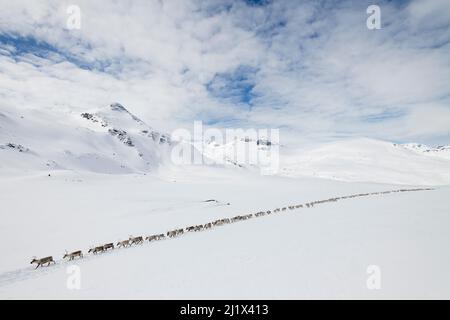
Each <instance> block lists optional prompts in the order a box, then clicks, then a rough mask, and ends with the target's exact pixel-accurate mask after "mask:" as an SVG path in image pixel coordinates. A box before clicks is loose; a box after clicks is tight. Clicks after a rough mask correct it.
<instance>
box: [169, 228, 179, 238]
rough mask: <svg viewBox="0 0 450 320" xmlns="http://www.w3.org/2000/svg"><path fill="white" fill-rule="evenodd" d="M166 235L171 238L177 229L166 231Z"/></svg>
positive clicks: (175, 234)
mask: <svg viewBox="0 0 450 320" xmlns="http://www.w3.org/2000/svg"><path fill="white" fill-rule="evenodd" d="M167 236H168V237H169V238H173V237H176V236H177V230H172V231H167Z"/></svg>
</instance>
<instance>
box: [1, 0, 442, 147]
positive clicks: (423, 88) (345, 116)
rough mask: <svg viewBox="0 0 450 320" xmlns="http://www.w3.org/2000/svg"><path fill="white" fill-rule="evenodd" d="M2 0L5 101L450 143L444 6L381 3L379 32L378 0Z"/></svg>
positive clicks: (164, 121) (295, 133) (300, 132)
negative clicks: (74, 21) (113, 106)
mask: <svg viewBox="0 0 450 320" xmlns="http://www.w3.org/2000/svg"><path fill="white" fill-rule="evenodd" d="M2 2H3V3H2V5H1V7H2V11H0V83H1V84H2V85H1V86H0V95H1V97H2V102H1V103H2V106H1V107H2V108H22V107H30V108H55V107H61V108H70V109H72V110H86V109H90V108H95V107H101V106H103V105H107V104H109V103H110V102H113V101H118V102H120V103H122V104H124V105H125V106H127V108H129V109H130V110H131V111H133V112H134V113H136V114H138V115H140V116H141V117H142V118H144V119H145V120H146V121H147V122H149V123H151V124H153V125H155V126H157V127H161V128H166V129H167V130H172V129H174V128H178V127H189V126H191V125H192V123H193V121H195V120H203V121H204V122H205V123H207V124H211V125H214V126H238V127H255V128H261V127H262V128H283V130H284V131H285V135H284V136H287V135H289V136H290V138H291V139H292V140H298V139H300V138H301V139H326V138H328V137H329V138H333V137H336V136H368V137H373V138H381V139H386V140H391V141H396V142H406V141H418V142H424V143H431V144H441V143H447V144H448V143H450V141H449V136H450V105H449V102H450V86H449V83H450V3H449V2H448V1H445V0H421V1H379V2H377V4H378V5H379V6H380V8H381V24H382V28H381V29H380V30H368V29H367V27H366V19H367V17H368V14H367V13H366V8H367V6H368V5H370V4H372V2H371V1H288V0H286V1H283V0H279V1H250V0H246V1H244V0H242V1H224V0H220V1H219V0H216V1H206V0H204V1H200V0H183V1H181V0H179V1H170V0H169V1H164V2H160V1H150V0H149V1H131V0H124V1H120V2H117V1H98V2H97V1H95V2H94V1H70V2H64V1H26V0H18V1H14V2H10V1H3V0H2ZM73 4H75V5H78V6H79V7H80V9H81V29H80V30H68V29H67V28H66V21H67V19H68V16H69V15H68V14H67V7H68V6H69V5H73ZM282 138H283V134H282Z"/></svg>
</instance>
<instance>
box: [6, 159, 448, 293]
mask: <svg viewBox="0 0 450 320" xmlns="http://www.w3.org/2000/svg"><path fill="white" fill-rule="evenodd" d="M185 169H186V170H181V169H180V170H179V171H172V172H165V173H164V175H162V176H151V175H147V176H142V175H116V176H110V175H98V174H92V173H86V174H83V175H79V174H77V175H75V174H74V173H71V172H60V173H58V174H56V175H54V176H52V177H51V178H50V177H47V176H33V177H14V178H12V177H10V178H7V179H6V180H2V183H1V184H0V201H1V203H2V212H3V213H4V215H3V219H2V224H1V230H0V231H1V232H0V235H1V236H0V251H1V252H2V256H3V257H7V259H2V261H1V263H0V298H2V299H10V298H27V299H41V298H63V299H78V298H100V299H104V298H125V299H128V298H130V299H132V298H157V299H160V298H186V299H192V298H204V299H211V298H222V299H231V298H234V299H244V298H261V299H263V298H268V299H281V298H286V299H294V298H295V299H298V298H388V299H389V298H449V297H450V296H449V291H448V288H449V286H450V275H449V273H448V269H449V267H450V259H449V256H448V255H447V254H445V253H446V252H448V250H449V249H450V248H449V244H450V233H449V232H448V226H449V225H450V216H449V212H450V203H449V201H448V200H445V199H449V198H450V197H449V195H450V189H449V188H448V187H441V188H437V189H436V190H432V191H420V192H411V193H395V194H387V195H380V196H373V197H365V198H355V199H347V200H342V201H338V202H331V203H326V204H321V205H317V206H315V207H313V208H310V209H306V208H305V209H299V210H296V211H292V212H289V213H282V214H279V215H270V216H265V217H261V218H254V219H251V220H249V221H244V222H240V223H236V224H231V225H226V226H223V227H216V228H213V229H212V230H211V231H205V232H198V233H189V234H187V235H184V236H182V237H180V238H176V239H173V240H164V241H159V242H154V243H151V244H148V243H146V244H144V245H142V246H138V247H133V248H130V249H120V250H114V251H113V252H109V253H107V254H104V255H99V256H95V257H94V256H88V257H86V258H84V259H83V260H80V261H76V262H74V264H75V265H78V266H79V267H80V271H81V289H80V290H69V289H68V288H67V286H66V283H67V280H68V274H67V270H66V267H67V266H69V265H71V264H69V263H66V264H63V263H60V262H59V261H58V264H57V265H56V266H51V267H49V268H42V269H38V270H34V269H33V267H31V266H30V265H29V260H30V257H31V256H33V255H37V256H39V257H41V256H47V255H54V257H55V258H56V259H61V257H62V254H63V253H64V250H65V249H67V250H69V251H72V250H77V249H82V250H83V251H86V250H87V249H88V248H89V247H90V246H92V245H97V244H102V243H106V242H110V241H117V240H119V239H124V238H127V237H128V236H129V235H130V234H132V235H148V234H155V233H160V232H164V231H167V230H171V229H174V228H178V227H183V226H187V225H192V224H199V223H205V222H207V221H211V220H214V219H217V218H223V217H231V216H234V215H237V214H244V213H251V212H256V211H259V210H263V209H273V208H276V207H279V206H284V205H290V204H297V203H303V202H309V201H314V200H321V199H327V198H330V197H333V196H339V195H347V194H354V193H361V192H373V191H383V190H390V189H397V188H398V186H392V185H381V184H373V183H347V182H338V181H331V180H330V181H327V180H323V179H313V178H303V179H292V178H283V177H267V176H266V177H262V176H257V175H253V174H247V173H242V172H239V173H236V171H235V170H227V169H220V170H219V169H217V168H215V169H210V170H208V169H205V170H204V169H202V168H199V167H194V168H185ZM24 199H26V201H24ZM208 199H216V200H217V202H205V200H208ZM227 203H230V205H227ZM9 239H14V241H8V240H9ZM369 265H377V266H379V267H380V270H381V285H382V287H381V289H380V290H369V289H368V288H367V286H366V281H367V278H368V277H369V275H368V274H367V268H368V266H369Z"/></svg>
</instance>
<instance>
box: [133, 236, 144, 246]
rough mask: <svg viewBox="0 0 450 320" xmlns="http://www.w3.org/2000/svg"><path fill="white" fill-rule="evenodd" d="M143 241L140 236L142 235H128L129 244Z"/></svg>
mask: <svg viewBox="0 0 450 320" xmlns="http://www.w3.org/2000/svg"><path fill="white" fill-rule="evenodd" d="M143 242H144V238H142V236H138V237H133V236H130V243H131V245H133V244H141V243H143Z"/></svg>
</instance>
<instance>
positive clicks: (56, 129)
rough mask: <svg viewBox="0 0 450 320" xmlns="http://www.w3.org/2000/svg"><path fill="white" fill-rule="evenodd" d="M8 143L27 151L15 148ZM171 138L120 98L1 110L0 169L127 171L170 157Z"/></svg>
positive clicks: (147, 167)
mask: <svg viewBox="0 0 450 320" xmlns="http://www.w3.org/2000/svg"><path fill="white" fill-rule="evenodd" d="M10 144H13V145H20V146H22V147H23V148H24V149H25V150H26V151H24V152H17V151H18V150H17V148H11V147H9V145H10ZM170 144H171V142H170V139H169V137H168V136H167V135H166V134H163V133H159V132H158V131H155V130H153V129H152V128H151V127H150V126H148V125H147V124H145V123H144V122H143V121H141V120H140V119H139V118H137V117H136V116H134V115H133V114H131V113H129V112H128V111H127V110H126V109H125V108H124V107H123V106H121V105H120V104H117V103H114V104H111V105H110V106H107V107H104V108H100V109H98V110H90V111H86V112H83V113H81V114H80V113H73V112H70V110H69V111H65V110H58V109H54V110H52V111H48V110H46V111H39V110H33V109H22V110H20V111H19V110H15V109H12V110H8V111H6V110H2V111H1V115H0V146H2V147H1V149H0V160H1V162H0V173H1V174H3V175H11V174H23V173H24V172H25V173H26V172H28V173H33V172H36V171H40V172H42V171H46V172H51V171H53V170H75V171H90V172H96V173H109V174H118V173H119V174H125V173H132V172H141V173H142V172H148V171H152V170H155V169H156V168H157V167H158V166H159V165H160V164H161V163H163V162H165V158H166V157H168V152H169V148H170Z"/></svg>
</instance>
